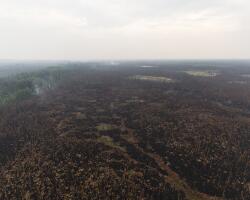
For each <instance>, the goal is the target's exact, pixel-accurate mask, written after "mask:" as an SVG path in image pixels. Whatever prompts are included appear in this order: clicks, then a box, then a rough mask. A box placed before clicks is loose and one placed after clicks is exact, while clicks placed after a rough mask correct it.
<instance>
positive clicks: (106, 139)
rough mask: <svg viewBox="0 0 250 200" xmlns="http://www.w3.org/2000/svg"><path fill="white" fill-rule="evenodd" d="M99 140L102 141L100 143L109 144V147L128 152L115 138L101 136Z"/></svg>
mask: <svg viewBox="0 0 250 200" xmlns="http://www.w3.org/2000/svg"><path fill="white" fill-rule="evenodd" d="M97 141H98V142H100V143H103V144H105V145H107V146H109V147H112V148H116V149H120V150H121V151H124V152H126V149H125V147H121V146H120V145H119V144H117V143H115V142H114V140H113V139H112V138H111V137H109V136H100V137H99V138H98V139H97Z"/></svg>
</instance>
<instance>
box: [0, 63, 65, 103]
mask: <svg viewBox="0 0 250 200" xmlns="http://www.w3.org/2000/svg"><path fill="white" fill-rule="evenodd" d="M65 75H66V70H64V69H61V68H59V67H53V68H47V69H45V70H41V71H36V72H30V73H28V72H26V73H21V74H18V75H15V76H10V77H7V78H2V79H0V106H3V105H6V104H9V103H13V102H17V101H21V100H25V99H27V98H30V97H32V96H34V95H39V94H41V93H42V92H43V91H46V90H50V89H53V88H55V87H56V86H57V84H58V83H59V82H60V81H61V80H62V79H64V77H65Z"/></svg>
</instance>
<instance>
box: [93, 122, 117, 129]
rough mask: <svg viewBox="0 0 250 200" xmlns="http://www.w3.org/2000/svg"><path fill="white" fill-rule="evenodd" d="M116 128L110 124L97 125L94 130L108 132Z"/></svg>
mask: <svg viewBox="0 0 250 200" xmlns="http://www.w3.org/2000/svg"><path fill="white" fill-rule="evenodd" d="M115 128H116V127H115V126H114V125H112V124H104V123H102V124H99V125H98V126H96V129H97V130H98V131H110V130H114V129H115Z"/></svg>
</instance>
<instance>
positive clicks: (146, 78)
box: [131, 75, 174, 83]
mask: <svg viewBox="0 0 250 200" xmlns="http://www.w3.org/2000/svg"><path fill="white" fill-rule="evenodd" d="M131 79H135V80H142V81H154V82H164V83H171V82H174V80H173V79H171V78H167V77H163V76H142V75H136V76H133V77H131Z"/></svg>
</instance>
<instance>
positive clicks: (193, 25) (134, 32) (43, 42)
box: [0, 0, 250, 60]
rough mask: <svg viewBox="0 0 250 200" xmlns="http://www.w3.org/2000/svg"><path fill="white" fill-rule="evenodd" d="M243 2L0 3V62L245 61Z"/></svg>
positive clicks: (246, 10)
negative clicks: (239, 59)
mask: <svg viewBox="0 0 250 200" xmlns="http://www.w3.org/2000/svg"><path fill="white" fill-rule="evenodd" d="M249 22H250V1H249V0H106V1H105V0H0V59H39V60H41V59H46V60H49V59H62V60H90V59H179V58H180V59H181V58H185V59H203V58H204V59H206V58H230V59H234V58H250V38H249V36H250V26H249Z"/></svg>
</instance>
